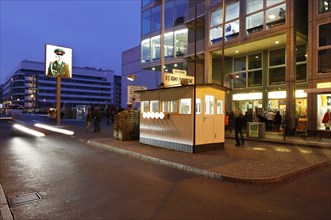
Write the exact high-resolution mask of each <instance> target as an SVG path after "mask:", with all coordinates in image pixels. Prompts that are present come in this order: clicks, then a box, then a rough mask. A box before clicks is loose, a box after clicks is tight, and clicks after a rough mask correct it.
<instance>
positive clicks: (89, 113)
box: [86, 110, 92, 132]
mask: <svg viewBox="0 0 331 220" xmlns="http://www.w3.org/2000/svg"><path fill="white" fill-rule="evenodd" d="M91 122H92V112H91V110H88V112H87V114H86V132H88V130H89V128H90V127H91Z"/></svg>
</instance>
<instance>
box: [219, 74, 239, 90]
mask: <svg viewBox="0 0 331 220" xmlns="http://www.w3.org/2000/svg"><path fill="white" fill-rule="evenodd" d="M226 77H229V79H230V80H231V79H238V78H239V76H238V75H237V74H236V73H233V72H230V73H227V74H225V76H224V79H223V82H224V85H225V82H226ZM226 87H228V88H230V82H229V84H228V86H226Z"/></svg>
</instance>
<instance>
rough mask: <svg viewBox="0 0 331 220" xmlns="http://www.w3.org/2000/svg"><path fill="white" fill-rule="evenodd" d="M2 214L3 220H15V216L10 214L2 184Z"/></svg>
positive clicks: (0, 212)
mask: <svg viewBox="0 0 331 220" xmlns="http://www.w3.org/2000/svg"><path fill="white" fill-rule="evenodd" d="M0 214H1V216H0V217H1V218H2V219H3V220H13V216H12V214H11V212H10V209H9V206H8V203H7V199H6V196H5V193H4V192H3V189H2V185H1V183H0Z"/></svg>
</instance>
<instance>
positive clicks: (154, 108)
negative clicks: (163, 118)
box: [150, 100, 160, 112]
mask: <svg viewBox="0 0 331 220" xmlns="http://www.w3.org/2000/svg"><path fill="white" fill-rule="evenodd" d="M150 107H151V109H150V111H151V112H159V111H160V107H159V100H151V101H150Z"/></svg>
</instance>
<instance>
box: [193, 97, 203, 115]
mask: <svg viewBox="0 0 331 220" xmlns="http://www.w3.org/2000/svg"><path fill="white" fill-rule="evenodd" d="M201 108H202V103H201V99H196V103H195V113H196V114H201V112H202V111H201Z"/></svg>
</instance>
